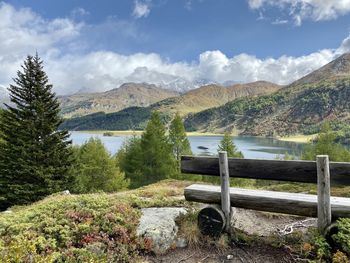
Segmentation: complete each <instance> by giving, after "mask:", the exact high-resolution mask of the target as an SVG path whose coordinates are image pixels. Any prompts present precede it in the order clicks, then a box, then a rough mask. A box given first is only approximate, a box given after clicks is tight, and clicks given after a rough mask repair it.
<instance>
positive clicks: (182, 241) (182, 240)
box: [176, 237, 188, 248]
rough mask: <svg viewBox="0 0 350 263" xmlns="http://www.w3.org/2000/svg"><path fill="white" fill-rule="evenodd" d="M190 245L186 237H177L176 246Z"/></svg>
mask: <svg viewBox="0 0 350 263" xmlns="http://www.w3.org/2000/svg"><path fill="white" fill-rule="evenodd" d="M187 246H188V241H187V239H186V238H183V237H179V238H177V239H176V247H177V248H185V247H187Z"/></svg>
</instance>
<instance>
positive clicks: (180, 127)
mask: <svg viewBox="0 0 350 263" xmlns="http://www.w3.org/2000/svg"><path fill="white" fill-rule="evenodd" d="M169 141H170V144H171V146H172V149H173V153H174V155H175V158H176V160H177V162H178V169H180V161H181V155H192V150H191V146H190V142H189V141H188V138H187V136H186V131H185V127H184V124H183V122H182V119H181V117H180V115H179V114H178V113H176V115H175V117H174V119H173V120H172V122H171V123H170V129H169Z"/></svg>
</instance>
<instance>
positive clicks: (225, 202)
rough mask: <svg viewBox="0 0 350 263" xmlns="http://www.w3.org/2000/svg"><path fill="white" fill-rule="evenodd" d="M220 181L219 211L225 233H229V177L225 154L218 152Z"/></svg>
mask: <svg viewBox="0 0 350 263" xmlns="http://www.w3.org/2000/svg"><path fill="white" fill-rule="evenodd" d="M219 165H220V181H221V209H222V211H223V212H224V215H225V219H226V224H225V231H226V232H229V231H230V223H231V200H230V175H229V171H228V160H227V152H225V151H222V152H219Z"/></svg>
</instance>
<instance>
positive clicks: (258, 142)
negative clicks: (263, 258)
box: [70, 131, 305, 159]
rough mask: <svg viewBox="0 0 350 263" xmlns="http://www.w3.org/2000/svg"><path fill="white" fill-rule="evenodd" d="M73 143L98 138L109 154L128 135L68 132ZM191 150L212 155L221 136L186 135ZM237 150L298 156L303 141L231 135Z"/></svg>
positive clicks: (273, 156)
mask: <svg viewBox="0 0 350 263" xmlns="http://www.w3.org/2000/svg"><path fill="white" fill-rule="evenodd" d="M70 136H71V139H72V141H73V144H77V145H81V144H83V143H84V142H86V141H87V140H88V139H89V138H91V137H97V138H100V139H101V141H102V142H103V143H104V145H105V146H106V148H107V150H108V151H109V152H110V153H111V154H115V153H116V152H117V151H118V150H119V149H120V147H121V146H122V144H123V142H124V141H125V140H126V139H127V138H130V136H128V135H122V136H103V135H102V134H93V133H91V132H90V133H87V132H77V131H71V132H70ZM188 139H189V141H190V144H191V148H192V152H193V153H194V154H196V155H213V154H217V147H218V145H219V142H220V140H221V139H222V136H189V137H188ZM233 141H234V143H235V144H236V146H237V148H238V150H239V151H241V152H242V153H243V155H244V157H245V158H248V159H249V158H251V159H255V158H256V159H276V158H277V157H283V156H284V154H285V153H288V154H290V155H293V156H295V157H296V158H300V156H301V153H302V150H303V148H304V146H305V144H303V143H295V142H284V141H279V140H276V139H272V138H262V137H246V136H237V137H233Z"/></svg>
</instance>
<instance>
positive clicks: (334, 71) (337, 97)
mask: <svg viewBox="0 0 350 263" xmlns="http://www.w3.org/2000/svg"><path fill="white" fill-rule="evenodd" d="M349 69H350V55H349V54H344V55H343V56H341V57H339V58H337V59H336V60H334V61H332V62H331V63H329V64H328V65H326V66H324V67H322V68H320V69H319V70H316V71H315V72H313V73H311V74H309V75H307V76H305V77H304V78H302V79H300V80H299V81H296V82H294V83H292V84H291V85H289V86H287V87H285V88H282V89H280V90H279V91H277V92H275V93H273V94H270V95H264V96H259V97H255V98H242V99H238V100H235V101H232V102H229V103H227V104H225V105H223V106H221V107H217V108H213V109H208V110H206V111H202V112H199V113H197V114H193V115H190V116H189V117H188V118H187V119H186V121H185V125H186V128H187V129H188V130H199V131H211V132H212V131H224V130H232V129H236V130H239V131H240V132H241V133H242V134H250V135H276V134H278V135H286V134H294V133H299V132H308V131H310V130H313V129H315V127H317V126H319V125H320V124H321V123H322V122H323V121H325V120H327V121H333V122H342V123H349V122H350V101H349V98H350V70H349Z"/></svg>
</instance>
